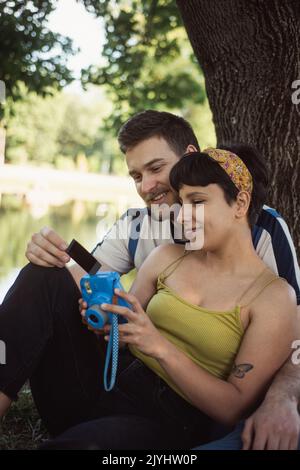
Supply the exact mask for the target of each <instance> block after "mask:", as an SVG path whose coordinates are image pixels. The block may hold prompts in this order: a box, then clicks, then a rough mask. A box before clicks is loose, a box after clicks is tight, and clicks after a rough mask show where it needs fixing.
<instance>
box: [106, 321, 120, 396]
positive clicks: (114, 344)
mask: <svg viewBox="0 0 300 470" xmlns="http://www.w3.org/2000/svg"><path fill="white" fill-rule="evenodd" d="M109 316H110V319H111V322H110V324H111V330H110V335H109V342H108V346H107V351H106V358H105V367H104V389H105V390H106V392H110V391H111V390H112V389H113V387H114V385H115V381H116V375H117V368H118V355H119V324H118V316H117V315H114V314H113V313H110V314H109ZM110 362H111V373H110V383H109V385H108V382H107V380H108V377H107V376H108V370H109V365H110Z"/></svg>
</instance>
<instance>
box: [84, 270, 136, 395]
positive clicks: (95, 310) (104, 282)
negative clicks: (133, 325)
mask: <svg viewBox="0 0 300 470" xmlns="http://www.w3.org/2000/svg"><path fill="white" fill-rule="evenodd" d="M80 287H81V291H82V298H83V300H84V301H85V302H86V303H87V306H88V308H87V310H86V320H87V322H88V324H89V325H91V326H92V327H93V328H95V329H101V328H103V327H104V325H106V324H107V323H108V324H110V325H111V331H110V339H109V343H108V346H107V353H106V361H105V368H104V388H105V390H106V391H110V390H112V388H113V387H114V383H115V379H116V372H117V367H118V350H119V328H118V325H119V323H126V321H127V320H126V319H125V318H123V317H122V316H121V315H118V314H114V313H110V312H107V311H105V312H104V311H102V310H101V308H100V305H101V304H103V303H106V304H113V303H117V304H118V305H121V306H122V307H129V308H131V305H130V304H128V302H126V301H125V300H124V299H121V298H120V297H117V296H116V295H115V293H114V289H116V288H118V289H122V290H123V287H122V285H121V282H120V276H119V274H118V273H116V272H99V273H97V274H93V275H90V274H87V275H86V276H84V277H83V278H82V279H81V280H80ZM111 358H112V364H111V381H110V385H108V384H107V375H108V368H109V363H110V360H111Z"/></svg>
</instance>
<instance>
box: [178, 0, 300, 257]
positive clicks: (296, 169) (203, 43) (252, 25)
mask: <svg viewBox="0 0 300 470" xmlns="http://www.w3.org/2000/svg"><path fill="white" fill-rule="evenodd" d="M177 5H178V7H179V10H180V12H181V15H182V18H183V22H184V25H185V28H186V30H187V33H188V36H189V39H190V41H191V44H192V47H193V49H194V52H195V55H196V57H197V59H198V62H199V64H200V66H201V68H202V70H203V73H204V76H205V81H206V90H207V95H208V99H209V103H210V106H211V110H212V113H213V120H214V124H215V128H216V135H217V142H218V143H221V142H228V141H233V142H245V143H251V144H253V145H255V146H256V147H257V148H258V150H259V151H260V152H261V153H262V154H263V156H264V158H265V159H266V161H267V163H268V167H269V170H270V176H271V185H270V191H269V198H268V204H270V205H271V206H272V207H274V208H275V209H277V210H278V211H279V212H280V213H281V214H282V216H283V217H284V218H285V219H286V222H287V224H288V226H289V228H290V230H291V232H292V237H293V240H294V243H295V246H296V250H297V253H298V259H299V256H300V233H299V232H300V230H299V209H300V158H299V157H300V133H299V130H300V100H299V99H298V100H297V101H298V104H297V101H295V98H296V92H297V90H296V89H295V88H296V83H295V81H296V80H299V79H300V1H299V0H285V1H282V0H247V1H246V0H177ZM293 83H294V85H293ZM299 87H300V83H299V82H298V88H299ZM292 96H294V99H293V100H292ZM298 96H299V92H298ZM293 101H294V103H293Z"/></svg>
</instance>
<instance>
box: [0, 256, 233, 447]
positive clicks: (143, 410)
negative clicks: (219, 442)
mask: <svg viewBox="0 0 300 470" xmlns="http://www.w3.org/2000/svg"><path fill="white" fill-rule="evenodd" d="M80 297H81V293H80V291H79V289H78V287H77V285H76V284H75V282H74V280H73V278H72V276H71V275H70V273H69V271H68V270H67V269H66V268H62V269H59V268H43V267H39V266H35V265H32V264H28V265H27V266H25V268H23V269H22V271H21V272H20V274H19V276H18V278H17V279H16V281H15V283H14V284H13V286H12V287H11V288H10V290H9V291H8V293H7V295H6V297H5V299H4V301H3V303H2V305H1V306H0V332H1V339H2V340H3V341H5V343H6V351H7V361H6V362H7V363H6V365H1V366H0V390H1V391H2V392H4V393H5V394H6V395H8V396H9V397H11V398H12V399H17V395H18V392H19V390H20V389H21V387H22V385H23V384H24V383H25V382H26V380H27V379H29V380H30V384H31V389H32V394H33V398H34V401H35V404H36V406H37V409H38V411H39V413H40V415H41V418H42V420H43V422H44V423H45V425H46V427H47V429H48V431H49V432H50V434H51V435H52V436H58V435H61V436H60V438H58V440H57V441H53V442H50V443H49V446H51V445H52V446H53V445H60V446H61V448H62V446H63V445H65V446H66V447H67V448H71V447H70V446H73V447H72V448H79V447H80V448H86V447H89V446H91V445H92V446H96V447H97V448H110V449H112V448H120V449H127V448H128V449H137V448H143V449H149V448H191V447H194V446H195V445H197V444H200V443H203V442H208V441H209V440H211V439H213V438H214V437H215V436H216V434H215V431H214V426H215V424H214V423H213V422H212V420H211V419H210V418H208V417H207V416H206V415H205V414H204V413H202V412H201V411H199V410H198V409H196V408H195V407H193V406H192V405H190V404H189V403H188V402H187V401H185V400H184V399H183V398H181V397H180V396H179V395H178V394H176V393H175V392H174V391H173V390H172V389H171V388H170V387H169V386H168V385H167V384H166V383H165V382H164V381H163V380H162V379H160V378H159V377H158V376H157V375H156V374H154V373H153V372H152V371H151V370H150V369H148V368H147V367H146V366H145V365H144V364H143V363H142V362H141V361H140V360H138V359H136V358H135V357H133V356H132V355H131V353H130V352H129V351H128V350H125V351H122V352H121V353H120V359H119V369H118V378H117V383H116V386H115V388H114V389H113V391H111V392H105V391H104V389H103V365H104V359H105V347H106V346H105V345H104V341H103V339H101V340H99V338H98V337H97V336H96V335H95V334H94V333H92V332H90V331H89V330H88V329H87V328H86V326H84V325H83V324H82V321H81V316H80V314H79V310H78V299H79V298H80ZM108 430H110V431H109V432H108ZM221 432H222V433H223V435H224V432H225V430H222V431H221ZM62 440H63V441H64V444H62ZM58 441H59V443H58ZM68 446H69V447H68ZM113 446H116V447H113Z"/></svg>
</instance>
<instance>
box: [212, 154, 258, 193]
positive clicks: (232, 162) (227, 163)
mask: <svg viewBox="0 0 300 470" xmlns="http://www.w3.org/2000/svg"><path fill="white" fill-rule="evenodd" d="M203 153H207V154H208V155H209V156H210V157H211V158H212V159H213V160H215V161H216V162H218V163H219V164H220V166H221V167H222V168H223V170H225V171H226V173H227V175H228V176H229V178H230V179H231V181H232V182H233V184H234V185H235V186H236V187H237V189H238V190H239V191H247V192H248V193H250V194H251V193H252V189H253V180H252V176H251V173H250V171H249V170H248V168H247V167H246V165H245V163H244V162H243V160H241V159H240V157H238V155H236V154H235V153H232V152H229V151H228V150H221V149H215V148H212V147H209V148H207V149H205V150H203Z"/></svg>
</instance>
